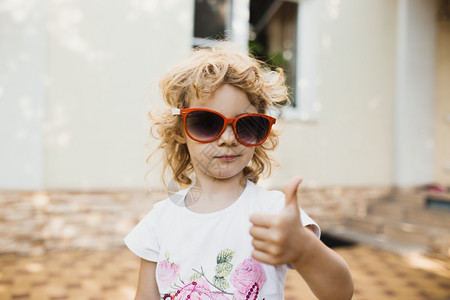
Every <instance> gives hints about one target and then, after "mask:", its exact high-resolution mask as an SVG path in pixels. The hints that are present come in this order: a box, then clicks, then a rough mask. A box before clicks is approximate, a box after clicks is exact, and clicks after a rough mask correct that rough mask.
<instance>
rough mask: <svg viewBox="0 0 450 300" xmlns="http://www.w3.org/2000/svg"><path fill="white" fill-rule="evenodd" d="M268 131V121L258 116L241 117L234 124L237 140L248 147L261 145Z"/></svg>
mask: <svg viewBox="0 0 450 300" xmlns="http://www.w3.org/2000/svg"><path fill="white" fill-rule="evenodd" d="M269 130H270V122H269V120H267V119H266V118H264V117H260V116H247V117H243V118H241V119H239V120H238V121H237V123H236V132H237V135H238V137H239V139H240V140H241V141H243V142H244V143H247V144H249V145H256V144H259V143H261V142H262V141H263V140H264V139H265V138H266V137H267V135H268V134H269Z"/></svg>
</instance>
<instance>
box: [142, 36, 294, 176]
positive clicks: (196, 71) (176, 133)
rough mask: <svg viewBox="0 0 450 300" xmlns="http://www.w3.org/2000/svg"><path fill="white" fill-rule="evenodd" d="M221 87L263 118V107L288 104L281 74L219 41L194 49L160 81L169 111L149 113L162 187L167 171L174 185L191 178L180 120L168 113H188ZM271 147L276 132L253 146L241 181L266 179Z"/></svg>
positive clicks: (274, 140)
mask: <svg viewBox="0 0 450 300" xmlns="http://www.w3.org/2000/svg"><path fill="white" fill-rule="evenodd" d="M224 84H230V85H233V86H235V87H237V88H239V89H241V90H242V91H244V92H245V94H246V95H247V97H248V99H249V101H250V103H251V105H253V106H254V107H255V108H256V109H257V111H258V112H259V113H267V111H268V109H269V107H276V108H278V107H281V106H283V105H285V104H287V103H289V99H288V89H287V86H286V85H285V80H284V75H283V71H282V69H278V70H277V71H272V70H270V68H269V67H268V66H267V65H266V64H265V63H264V62H261V61H259V60H257V59H255V58H254V57H252V56H250V55H246V54H243V53H241V52H239V51H237V50H235V49H233V47H232V45H231V44H229V43H225V42H223V43H220V44H218V45H216V46H214V47H212V48H198V49H196V50H195V51H194V52H193V53H192V55H191V56H190V57H189V58H188V59H187V60H186V61H184V62H182V63H181V64H179V65H178V66H176V67H175V68H173V69H172V70H171V71H169V72H168V73H166V74H165V75H164V76H163V77H162V78H161V80H160V89H161V91H162V95H163V98H164V100H165V102H166V103H167V104H168V105H169V107H170V108H169V109H167V110H166V111H164V112H163V113H162V114H160V115H159V116H158V117H155V116H152V114H151V113H149V116H150V118H151V119H153V121H154V123H153V125H152V129H151V133H152V135H153V136H154V137H155V138H157V139H159V140H160V143H159V145H158V147H157V149H156V150H155V152H156V151H158V150H162V152H163V163H164V165H163V181H164V182H165V180H164V175H165V174H167V172H168V171H171V173H172V174H171V175H172V176H173V179H174V180H175V181H176V182H177V183H178V184H186V185H189V184H191V183H192V179H191V175H192V173H193V166H192V163H191V159H190V155H189V151H188V149H187V146H186V144H185V143H182V141H183V137H184V129H183V123H182V118H180V117H179V116H173V115H172V113H171V108H180V109H182V108H188V107H189V105H190V101H191V99H205V98H207V97H208V96H210V95H211V94H213V93H214V92H215V91H216V90H218V89H219V88H220V87H221V86H223V85H224ZM277 144H278V133H277V132H276V130H272V131H271V133H270V135H269V137H268V139H267V140H266V141H265V142H264V144H262V145H259V146H256V149H255V153H254V155H253V157H252V159H251V161H250V162H249V164H248V165H247V166H246V167H245V168H244V170H243V177H244V179H245V180H247V179H248V180H250V181H252V182H254V183H256V182H257V181H258V179H259V177H260V176H261V175H269V174H270V172H271V166H272V163H273V162H274V160H273V159H272V158H270V156H269V155H268V154H267V151H268V150H273V149H275V148H276V146H277ZM152 154H153V153H152ZM152 154H150V156H149V158H150V157H151V156H152Z"/></svg>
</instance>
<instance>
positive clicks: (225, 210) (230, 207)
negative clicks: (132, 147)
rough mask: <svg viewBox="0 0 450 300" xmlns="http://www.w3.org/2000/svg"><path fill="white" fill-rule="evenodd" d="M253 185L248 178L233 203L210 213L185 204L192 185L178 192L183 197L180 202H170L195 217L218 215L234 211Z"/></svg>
mask: <svg viewBox="0 0 450 300" xmlns="http://www.w3.org/2000/svg"><path fill="white" fill-rule="evenodd" d="M252 186H254V183H253V182H251V181H249V180H247V182H246V185H245V188H244V190H243V191H242V193H241V194H240V195H239V197H238V198H237V199H236V200H235V201H234V202H233V203H231V204H230V205H228V206H227V207H225V208H223V209H220V210H217V211H213V212H208V213H199V212H195V211H192V210H190V209H189V208H188V207H187V206H186V205H185V199H186V195H187V194H188V192H189V191H190V190H191V188H192V186H191V187H188V188H186V189H184V190H181V191H180V192H179V193H178V194H179V195H180V196H181V197H182V198H181V199H180V200H179V201H178V204H177V203H175V202H174V201H170V202H171V203H172V205H173V206H176V207H177V209H178V210H181V211H182V212H183V213H185V214H188V215H190V216H193V217H196V218H211V217H217V216H220V215H225V214H228V213H230V212H232V211H234V210H235V209H236V207H239V206H240V204H241V203H242V202H243V199H245V198H246V194H247V193H248V192H249V190H250V188H251V187H252ZM180 203H182V205H180Z"/></svg>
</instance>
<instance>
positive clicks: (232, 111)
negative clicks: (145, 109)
mask: <svg viewBox="0 0 450 300" xmlns="http://www.w3.org/2000/svg"><path fill="white" fill-rule="evenodd" d="M161 88H162V92H163V97H164V99H165V101H166V102H167V104H168V105H169V106H170V109H169V110H168V111H167V112H166V113H165V114H163V115H161V116H160V117H159V119H158V120H156V122H155V124H154V126H156V128H157V134H158V136H159V138H160V139H161V143H160V145H159V148H160V149H161V150H162V151H163V157H164V166H165V168H164V169H165V170H167V169H170V170H171V171H172V173H173V177H174V180H175V181H176V182H177V183H179V184H184V185H189V186H190V187H189V188H186V189H183V190H181V191H178V192H176V193H173V194H172V195H171V196H170V197H169V198H167V199H166V200H164V201H162V202H159V203H157V204H155V205H154V207H153V209H152V211H151V212H150V213H149V214H148V215H147V216H146V217H145V218H144V219H143V220H142V221H141V222H139V224H138V225H136V227H135V228H134V229H133V230H132V231H131V232H130V233H129V234H128V235H127V236H126V238H125V243H126V245H127V246H128V247H129V249H130V250H131V251H132V252H134V253H135V254H136V255H137V256H139V257H140V258H141V266H140V272H139V281H138V287H137V293H136V298H135V299H151V300H156V299H177V300H178V299H182V300H185V299H191V300H192V299H216V300H219V299H223V300H225V299H236V300H237V299H239V300H240V299H266V300H280V299H283V290H284V282H285V278H286V270H287V266H288V265H289V266H290V267H292V268H294V269H295V270H297V271H298V272H299V273H300V275H301V276H302V277H303V278H304V279H305V281H306V282H307V284H308V285H309V287H310V288H311V290H312V291H313V293H314V294H315V295H316V296H317V297H318V298H319V299H333V300H335V299H350V298H351V297H352V294H353V281H352V279H351V275H350V272H349V269H348V267H347V265H346V263H345V262H344V261H343V259H342V258H341V257H340V256H338V255H337V254H336V253H335V252H333V251H332V250H331V249H329V248H328V247H326V246H325V245H324V244H323V243H322V242H321V241H320V240H319V239H318V236H319V235H320V229H319V227H318V226H317V224H316V223H315V222H314V221H313V220H312V219H311V218H310V217H309V216H308V215H307V214H306V213H305V212H303V210H301V209H300V208H299V207H298V204H297V196H296V195H297V188H298V186H299V184H300V182H301V179H299V178H294V179H292V180H291V182H289V183H288V184H287V185H286V189H285V193H284V194H283V193H281V192H278V191H267V190H265V189H263V188H261V187H258V186H257V185H256V183H257V181H258V178H259V177H260V175H262V174H263V173H267V174H268V173H270V164H271V160H270V158H269V156H268V154H267V151H268V150H272V149H274V148H275V147H276V145H277V142H278V140H277V134H276V133H275V132H274V131H272V130H271V128H272V125H273V124H275V122H276V120H275V119H274V118H272V117H270V116H268V115H266V114H265V113H267V111H268V109H269V108H270V107H273V106H279V105H280V104H283V103H286V102H287V88H286V86H285V84H284V80H283V74H282V71H281V70H280V71H279V73H277V72H273V71H268V69H267V68H266V67H265V66H264V65H263V64H262V63H261V62H258V61H257V60H255V59H253V58H251V57H249V56H247V55H243V54H241V53H239V52H236V51H233V50H232V49H231V48H230V47H228V46H226V45H219V46H216V47H214V48H210V49H201V50H197V51H195V52H194V53H193V55H192V56H191V57H190V58H189V59H188V60H187V61H185V62H184V63H182V64H181V65H179V66H178V67H176V68H175V69H173V70H172V71H171V72H169V73H168V74H166V76H165V77H163V79H162V80H161Z"/></svg>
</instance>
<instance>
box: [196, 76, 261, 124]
mask: <svg viewBox="0 0 450 300" xmlns="http://www.w3.org/2000/svg"><path fill="white" fill-rule="evenodd" d="M189 107H200V108H209V109H212V110H215V111H218V112H220V113H221V114H223V115H224V116H226V117H228V118H232V117H235V116H238V115H242V114H245V113H256V112H257V109H256V107H254V106H253V105H251V103H250V100H249V98H248V96H247V94H246V93H245V92H244V91H242V90H241V89H239V88H237V87H234V86H232V85H230V84H225V85H223V86H221V87H220V88H219V89H218V90H217V91H215V92H214V93H213V94H211V95H209V96H208V97H206V98H204V99H197V98H195V99H192V101H191V103H190V105H189Z"/></svg>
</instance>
